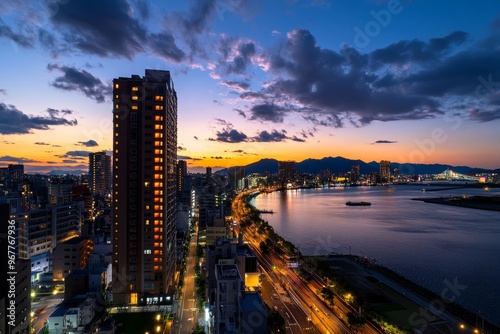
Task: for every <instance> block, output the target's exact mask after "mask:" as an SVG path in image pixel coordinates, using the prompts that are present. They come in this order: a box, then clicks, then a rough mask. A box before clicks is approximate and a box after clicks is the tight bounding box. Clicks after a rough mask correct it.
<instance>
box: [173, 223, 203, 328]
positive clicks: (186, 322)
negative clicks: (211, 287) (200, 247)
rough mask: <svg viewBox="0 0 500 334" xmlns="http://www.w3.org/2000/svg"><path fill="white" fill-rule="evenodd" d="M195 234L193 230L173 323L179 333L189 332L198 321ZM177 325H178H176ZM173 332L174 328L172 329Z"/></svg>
mask: <svg viewBox="0 0 500 334" xmlns="http://www.w3.org/2000/svg"><path fill="white" fill-rule="evenodd" d="M197 235H198V233H197V232H195V233H194V236H192V237H191V242H190V243H189V251H188V255H187V258H186V263H187V264H186V273H185V274H184V285H183V286H182V290H181V291H182V292H181V304H180V308H179V320H178V322H177V324H176V325H175V326H176V327H175V329H176V330H177V333H179V334H191V333H192V332H193V329H194V328H195V325H196V323H197V322H198V316H199V312H198V306H197V302H196V296H195V281H194V278H195V271H194V265H195V263H194V262H195V261H196V260H195V259H196V245H197V238H198V237H197ZM177 326H178V327H177ZM173 332H175V330H174V331H173Z"/></svg>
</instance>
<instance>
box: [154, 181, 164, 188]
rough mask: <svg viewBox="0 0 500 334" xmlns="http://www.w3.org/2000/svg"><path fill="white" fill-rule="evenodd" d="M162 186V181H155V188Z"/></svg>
mask: <svg viewBox="0 0 500 334" xmlns="http://www.w3.org/2000/svg"><path fill="white" fill-rule="evenodd" d="M161 187H163V182H155V188H161Z"/></svg>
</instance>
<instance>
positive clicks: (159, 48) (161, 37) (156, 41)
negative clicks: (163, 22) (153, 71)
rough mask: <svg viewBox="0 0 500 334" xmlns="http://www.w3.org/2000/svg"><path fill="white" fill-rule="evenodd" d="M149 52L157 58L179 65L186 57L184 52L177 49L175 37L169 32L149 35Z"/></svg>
mask: <svg viewBox="0 0 500 334" xmlns="http://www.w3.org/2000/svg"><path fill="white" fill-rule="evenodd" d="M149 41H150V44H151V51H152V52H153V53H155V54H156V55H158V56H159V57H162V58H165V59H167V60H171V61H174V62H176V63H180V62H182V61H183V60H184V58H185V57H186V54H185V53H184V51H182V50H181V49H179V47H178V46H177V44H176V42H175V37H174V36H173V35H172V34H171V33H169V32H162V33H159V34H151V35H150V36H149Z"/></svg>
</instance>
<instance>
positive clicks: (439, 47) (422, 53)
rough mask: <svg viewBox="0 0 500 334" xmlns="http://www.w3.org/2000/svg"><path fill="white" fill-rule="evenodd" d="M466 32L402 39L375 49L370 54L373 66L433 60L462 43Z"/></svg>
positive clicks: (465, 37) (400, 64) (399, 64)
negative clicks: (422, 38) (420, 38)
mask: <svg viewBox="0 0 500 334" xmlns="http://www.w3.org/2000/svg"><path fill="white" fill-rule="evenodd" d="M466 39H467V33H465V32H463V31H455V32H453V33H451V34H449V35H447V36H445V37H442V38H432V39H430V40H429V41H428V42H424V41H420V40H411V41H408V40H403V41H399V42H397V43H394V44H391V45H389V46H387V47H385V48H382V49H377V50H375V51H373V52H372V53H371V55H370V59H371V63H372V66H373V67H375V68H378V67H382V66H386V65H398V66H402V65H404V64H408V63H412V64H414V63H425V62H434V61H435V60H436V59H439V58H440V57H442V56H443V55H446V54H447V53H449V52H451V51H453V48H454V47H456V46H458V45H460V44H462V43H464V42H465V41H466Z"/></svg>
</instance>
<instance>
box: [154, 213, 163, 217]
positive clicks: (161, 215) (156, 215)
mask: <svg viewBox="0 0 500 334" xmlns="http://www.w3.org/2000/svg"><path fill="white" fill-rule="evenodd" d="M154 216H155V218H162V217H163V213H161V212H155V215H154Z"/></svg>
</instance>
